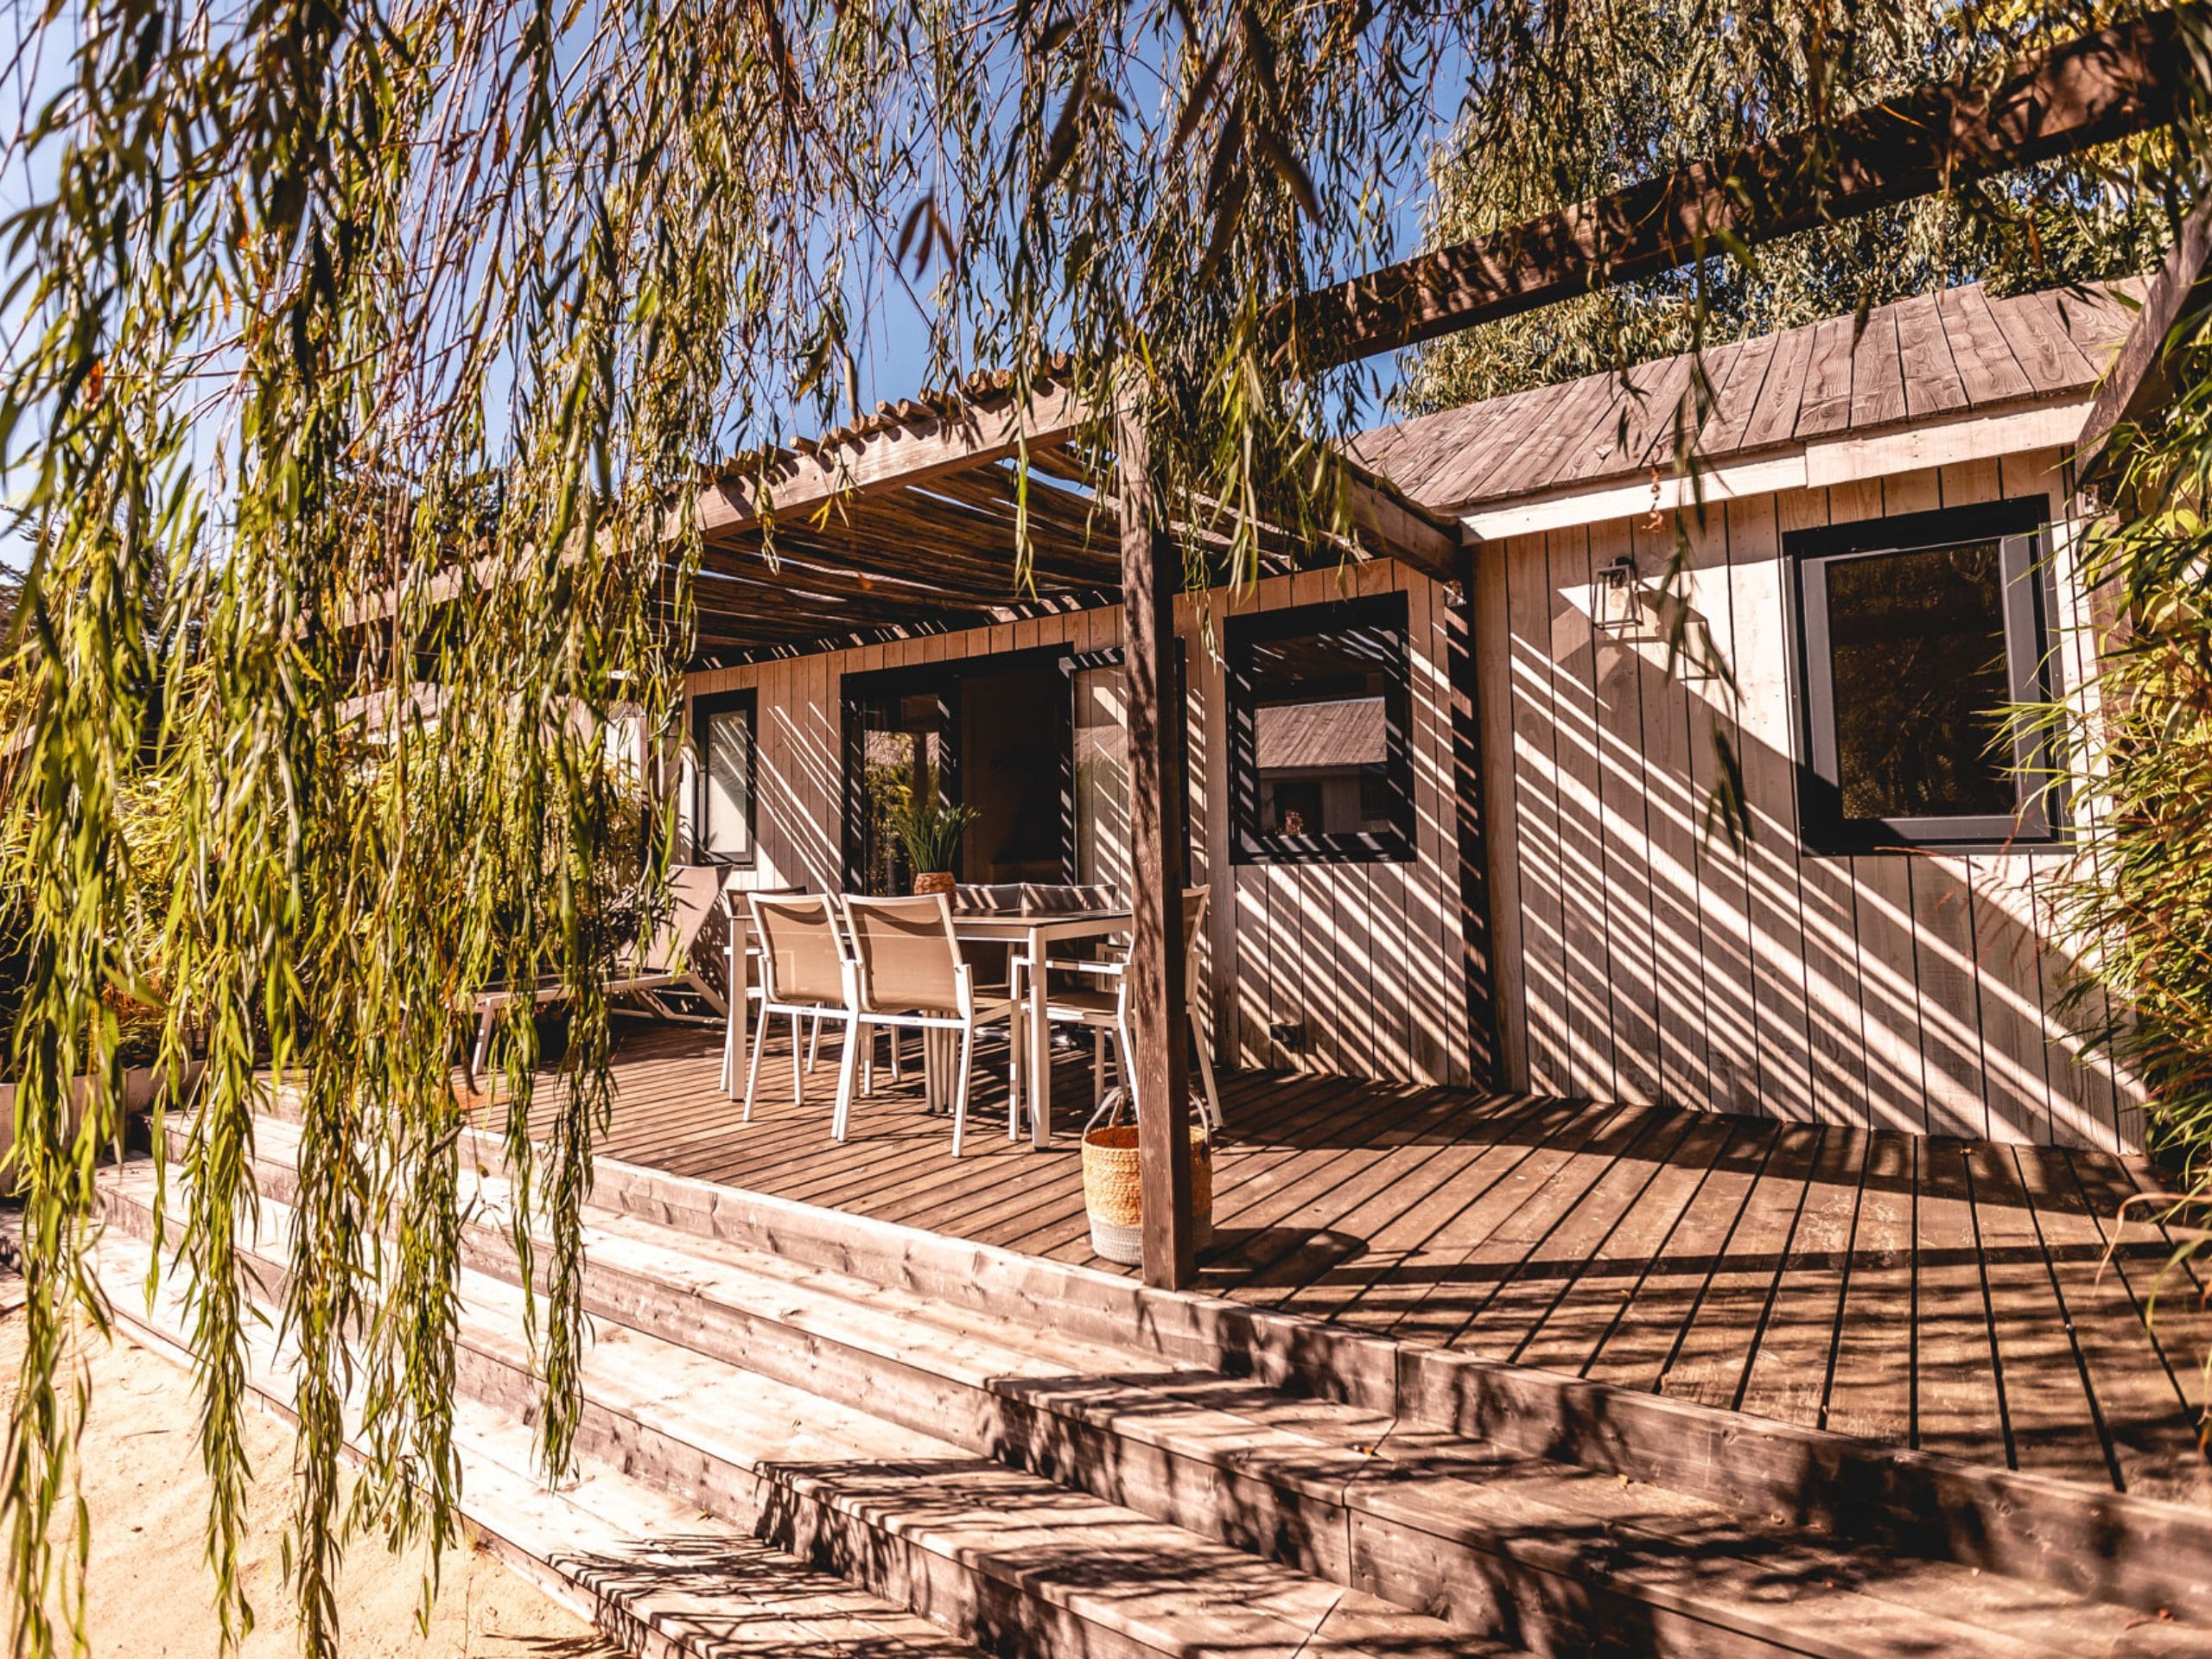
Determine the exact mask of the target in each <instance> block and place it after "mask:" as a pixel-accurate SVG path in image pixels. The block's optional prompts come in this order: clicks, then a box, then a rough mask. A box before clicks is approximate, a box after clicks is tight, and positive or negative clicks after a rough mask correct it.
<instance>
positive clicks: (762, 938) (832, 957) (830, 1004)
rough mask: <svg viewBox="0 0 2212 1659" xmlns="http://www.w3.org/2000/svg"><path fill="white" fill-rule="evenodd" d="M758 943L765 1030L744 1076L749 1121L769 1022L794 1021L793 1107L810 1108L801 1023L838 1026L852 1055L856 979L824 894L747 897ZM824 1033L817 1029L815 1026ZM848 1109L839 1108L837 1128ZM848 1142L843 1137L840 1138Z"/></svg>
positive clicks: (832, 904) (831, 905) (831, 901)
mask: <svg viewBox="0 0 2212 1659" xmlns="http://www.w3.org/2000/svg"><path fill="white" fill-rule="evenodd" d="M746 902H747V904H748V905H749V906H752V911H753V940H754V944H755V946H756V948H757V949H758V950H759V952H760V1032H759V1033H758V1036H757V1038H756V1040H755V1041H754V1042H753V1063H752V1065H749V1066H748V1067H747V1069H746V1078H745V1118H744V1121H745V1122H748V1123H749V1122H752V1121H753V1096H754V1094H755V1093H756V1092H757V1091H758V1090H759V1089H760V1054H761V1051H762V1050H763V1049H765V1048H766V1046H767V1042H766V1037H767V1034H768V1022H769V1021H770V1020H772V1019H773V1018H775V1016H776V1015H778V1014H788V1015H789V1016H790V1017H791V1103H792V1104H794V1105H798V1106H804V1104H805V1103H806V1067H805V1066H804V1065H803V1064H802V1063H801V1061H800V1058H799V1039H798V1027H799V1021H800V1020H805V1019H813V1020H817V1021H818V1020H837V1021H839V1022H841V1023H842V1025H843V1026H844V1027H845V1054H846V1058H847V1062H848V1064H849V1063H850V1060H851V1057H852V1053H853V1036H854V1032H853V975H852V964H851V963H850V962H849V961H848V960H847V958H846V955H845V950H844V944H843V942H842V939H841V938H839V936H838V929H837V908H836V900H835V899H830V898H829V897H828V896H827V895H826V894H823V893H791V894H780V893H778V894H771V893H749V894H747V898H746ZM817 1029H818V1027H817ZM844 1109H845V1102H844V1097H843V1096H842V1094H841V1095H840V1096H839V1097H838V1102H837V1113H838V1119H837V1121H838V1122H839V1123H840V1124H842V1122H843V1120H844ZM841 1138H842V1135H841Z"/></svg>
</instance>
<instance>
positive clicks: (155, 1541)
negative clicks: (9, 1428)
mask: <svg viewBox="0 0 2212 1659" xmlns="http://www.w3.org/2000/svg"><path fill="white" fill-rule="evenodd" d="M16 1282H17V1283H20V1281H16ZM7 1288H9V1287H7V1286H6V1285H5V1283H4V1281H0V1308H4V1309H7V1310H8V1311H5V1312H0V1391H4V1392H6V1393H10V1394H11V1393H12V1392H13V1390H14V1388H15V1382H16V1370H17V1367H18V1366H19V1365H20V1364H21V1363H22V1325H21V1321H20V1319H19V1317H18V1316H17V1315H16V1313H14V1312H13V1310H12V1307H11V1306H10V1304H11V1303H12V1301H13V1298H11V1297H8V1296H6V1295H5V1294H4V1292H5V1290H6V1289H7ZM93 1342H94V1349H93V1351H92V1356H91V1363H92V1389H93V1393H92V1420H91V1421H90V1423H89V1424H88V1425H87V1427H86V1434H85V1440H84V1452H83V1469H84V1476H83V1478H84V1493H85V1501H86V1504H87V1506H88V1507H89V1509H90V1510H91V1514H92V1567H91V1575H90V1580H89V1590H90V1606H91V1610H92V1616H91V1632H90V1634H91V1637H92V1652H93V1653H94V1654H95V1655H98V1656H100V1659H142V1656H143V1659H153V1656H162V1655H176V1656H183V1655H194V1656H198V1655H208V1656H213V1654H215V1653H216V1651H217V1645H218V1644H217V1638H216V1625H215V1616H214V1613H213V1610H212V1607H211V1605H210V1602H211V1593H212V1592H211V1580H210V1579H209V1577H208V1573H207V1567H206V1565H205V1563H204V1560H203V1556H202V1548H203V1540H204V1535H205V1528H206V1525H207V1481H206V1478H205V1477H204V1476H203V1475H202V1474H201V1473H200V1454H199V1452H198V1449H197V1447H196V1446H195V1445H194V1440H193V1433H192V1425H193V1416H194V1414H193V1404H192V1393H191V1379H190V1377H189V1376H188V1373H187V1372H185V1371H184V1370H182V1369H181V1368H180V1367H179V1366H177V1365H176V1364H175V1363H172V1362H171V1361H169V1360H168V1359H167V1358H165V1357H162V1356H160V1355H157V1354H155V1353H152V1352H149V1351H147V1350H146V1349H143V1348H141V1347H139V1346H137V1344H134V1343H132V1342H130V1340H129V1339H128V1338H124V1337H118V1338H117V1339H116V1340H115V1342H114V1343H113V1344H99V1339H98V1338H93ZM245 1431H246V1445H247V1446H248V1448H249V1449H250V1451H251V1456H252V1460H253V1469H254V1475H255V1479H254V1482H253V1484H252V1488H251V1495H250V1497H249V1499H248V1503H249V1531H248V1534H247V1536H246V1538H245V1549H244V1556H245V1563H246V1565H245V1583H246V1586H247V1595H248V1597H249V1599H251V1601H252V1603H253V1607H254V1612H255V1615H256V1618H257V1621H258V1622H257V1624H256V1626H255V1629H254V1631H253V1634H252V1635H251V1637H249V1638H248V1639H247V1641H246V1643H245V1656H246V1659H289V1656H292V1655H295V1654H296V1653H297V1652H298V1651H299V1642H298V1630H297V1625H296V1621H295V1619H294V1618H293V1616H292V1607H291V1599H290V1596H289V1592H288V1591H287V1589H286V1586H285V1584H284V1581H283V1566H282V1558H281V1556H280V1554H279V1550H280V1548H281V1544H280V1540H281V1538H282V1535H283V1518H284V1516H285V1515H286V1514H287V1513H288V1512H289V1502H290V1497H289V1484H290V1471H291V1452H292V1432H291V1429H290V1428H289V1426H288V1425H286V1424H285V1423H284V1422H283V1421H282V1420H281V1419H278V1418H277V1417H275V1416H273V1415H271V1414H267V1413H265V1412H262V1411H258V1410H250V1411H249V1412H248V1413H247V1414H246V1421H245ZM422 1589H423V1558H422V1557H420V1556H416V1557H414V1558H411V1559H404V1560H403V1559H399V1558H396V1557H394V1556H392V1555H391V1554H390V1553H389V1552H387V1551H386V1550H385V1547H384V1544H383V1541H382V1540H381V1539H378V1538H370V1539H364V1540H357V1541H355V1542H354V1543H353V1545H352V1547H351V1548H350V1549H349V1551H348V1554H347V1559H346V1574H345V1580H344V1584H343V1589H342V1593H341V1595H340V1618H341V1620H342V1624H341V1626H340V1629H341V1633H342V1650H343V1652H344V1653H345V1654H346V1656H348V1659H384V1656H388V1655H399V1654H405V1655H410V1656H429V1659H450V1656H461V1655H467V1656H472V1659H474V1656H482V1659H613V1655H614V1654H615V1652H616V1649H613V1648H610V1647H608V1646H607V1644H606V1643H604V1642H602V1641H601V1639H600V1638H599V1637H597V1636H596V1635H594V1632H593V1631H592V1630H591V1628H590V1627H589V1626H588V1624H585V1623H584V1622H583V1621H582V1620H581V1619H579V1618H575V1616H574V1615H573V1614H571V1613H570V1612H569V1611H568V1610H567V1609H565V1608H563V1607H562V1606H560V1605H557V1604H556V1603H554V1602H553V1601H551V1600H550V1599H547V1598H546V1597H545V1596H544V1595H543V1593H542V1592H539V1591H538V1590H537V1588H536V1587H535V1586H532V1585H531V1584H529V1583H527V1582H525V1581H524V1580H523V1579H521V1578H520V1577H518V1575H517V1574H516V1573H513V1572H512V1571H511V1570H509V1569H508V1568H507V1567H505V1565H504V1564H503V1563H501V1562H500V1561H499V1560H498V1559H497V1558H496V1557H494V1556H492V1555H489V1554H484V1553H482V1552H480V1551H476V1550H467V1549H455V1550H453V1551H451V1552H448V1554H447V1556H446V1560H445V1567H444V1573H443V1580H442V1585H441V1586H440V1590H439V1595H438V1601H437V1604H436V1605H435V1608H434V1609H433V1611H432V1615H431V1621H430V1629H429V1635H428V1636H427V1637H425V1636H424V1635H423V1632H422V1630H421V1629H420V1628H419V1627H418V1626H417V1624H416V1609H417V1607H418V1606H419V1605H420V1602H421V1598H422Z"/></svg>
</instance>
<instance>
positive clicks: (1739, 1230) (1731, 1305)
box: [1658, 1123, 1834, 1410]
mask: <svg viewBox="0 0 2212 1659" xmlns="http://www.w3.org/2000/svg"><path fill="white" fill-rule="evenodd" d="M1833 1138H1834V1131H1832V1130H1826V1129H1822V1128H1818V1127H1816V1126H1815V1125H1813V1124H1809V1123H1792V1124H1789V1125H1788V1126H1787V1127H1785V1128H1783V1131H1782V1139H1781V1141H1780V1142H1779V1143H1778V1144H1777V1147H1775V1153H1774V1156H1773V1157H1772V1158H1771V1159H1770V1160H1768V1162H1767V1165H1766V1167H1765V1168H1764V1170H1762V1171H1761V1172H1760V1173H1759V1177H1758V1180H1757V1182H1755V1183H1754V1184H1753V1185H1752V1187H1751V1192H1750V1194H1749V1195H1748V1196H1747V1198H1745V1203H1744V1209H1743V1213H1742V1215H1741V1217H1739V1218H1738V1224H1737V1226H1736V1229H1735V1230H1734V1232H1733V1234H1732V1236H1730V1238H1729V1240H1728V1243H1726V1245H1725V1246H1724V1247H1723V1248H1722V1249H1721V1252H1720V1259H1719V1263H1718V1265H1717V1267H1716V1269H1715V1271H1714V1272H1713V1276H1712V1279H1711V1281H1709V1282H1708V1283H1707V1286H1706V1287H1705V1290H1704V1293H1703V1294H1702V1295H1701V1296H1700V1298H1699V1300H1698V1304H1697V1307H1696V1311H1695V1312H1694V1313H1693V1314H1692V1315H1691V1317H1690V1322H1689V1328H1688V1330H1687V1331H1686V1332H1683V1335H1682V1339H1681V1344H1680V1345H1679V1347H1678V1348H1677V1349H1676V1351H1675V1353H1674V1355H1673V1356H1672V1357H1670V1358H1669V1361H1668V1363H1667V1365H1666V1367H1665V1369H1664V1370H1663V1371H1662V1373H1661V1375H1660V1377H1659V1387H1658V1391H1659V1392H1660V1393H1662V1394H1663V1395H1668V1396H1669V1398H1673V1399H1681V1400H1693V1401H1695V1402H1697V1403H1698V1404H1700V1405H1705V1406H1717V1407H1719V1408H1721V1409H1723V1410H1732V1409H1734V1408H1736V1407H1737V1406H1738V1403H1739V1402H1740V1401H1741V1399H1742V1397H1743V1388H1744V1382H1745V1378H1746V1377H1747V1376H1750V1374H1751V1362H1752V1360H1753V1358H1754V1357H1756V1355H1757V1352H1758V1341H1759V1338H1760V1336H1761V1334H1762V1333H1763V1332H1764V1329H1765V1325H1766V1321H1767V1318H1768V1314H1769V1313H1770V1308H1771V1305H1772V1300H1773V1296H1774V1292H1775V1287H1776V1285H1777V1283H1778V1282H1779V1281H1780V1279H1781V1276H1782V1270H1783V1264H1784V1262H1785V1261H1786V1260H1787V1258H1788V1255H1789V1243H1790V1240H1791V1239H1792V1237H1794V1236H1796V1230H1797V1224H1798V1221H1799V1218H1800V1217H1802V1214H1803V1212H1804V1205H1805V1199H1806V1197H1807V1194H1808V1190H1809V1187H1810V1185H1811V1181H1812V1177H1813V1173H1814V1169H1815V1164H1816V1161H1817V1160H1818V1159H1819V1158H1820V1156H1821V1149H1822V1147H1823V1146H1824V1145H1825V1144H1826V1142H1827V1141H1829V1140H1831V1139H1833Z"/></svg>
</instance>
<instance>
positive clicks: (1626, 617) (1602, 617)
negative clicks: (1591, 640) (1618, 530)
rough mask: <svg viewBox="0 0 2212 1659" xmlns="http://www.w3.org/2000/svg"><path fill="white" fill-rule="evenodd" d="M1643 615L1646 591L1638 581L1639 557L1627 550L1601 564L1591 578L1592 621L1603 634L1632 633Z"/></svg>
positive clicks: (1592, 624)
mask: <svg viewBox="0 0 2212 1659" xmlns="http://www.w3.org/2000/svg"><path fill="white" fill-rule="evenodd" d="M1642 620H1643V593H1642V590H1641V588H1639V587H1638V586H1637V580H1636V556H1635V555H1633V554H1630V553H1624V554H1622V555H1621V556H1619V557H1618V558H1617V559H1614V560H1612V561H1611V562H1610V563H1605V564H1601V565H1599V567H1598V569H1597V570H1596V572H1595V573H1594V574H1593V575H1592V576H1591V578H1590V622H1591V626H1593V627H1594V628H1596V629H1597V630H1598V632H1600V633H1615V634H1619V633H1628V632H1631V631H1633V630H1634V629H1635V627H1636V626H1637V623H1639V622H1640V621H1642Z"/></svg>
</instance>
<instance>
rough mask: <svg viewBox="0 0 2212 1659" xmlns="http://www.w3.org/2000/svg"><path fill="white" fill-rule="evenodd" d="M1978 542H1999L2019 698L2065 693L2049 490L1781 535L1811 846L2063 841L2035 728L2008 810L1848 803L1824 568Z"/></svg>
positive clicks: (1847, 850) (1989, 846) (2019, 750)
mask: <svg viewBox="0 0 2212 1659" xmlns="http://www.w3.org/2000/svg"><path fill="white" fill-rule="evenodd" d="M1979 541H1995V542H1996V543H1997V544H1998V578H1999V583H2000V587H2001V593H2002V599H2001V604H2002V609H2003V617H2004V629H2005V681H2006V690H2007V691H2008V693H2009V696H2010V699H2011V701H2012V702H2015V703H2024V702H2048V701H2049V700H2050V699H2051V698H2052V697H2054V696H2056V695H2058V692H2059V690H2060V683H2059V676H2058V663H2057V654H2056V650H2055V649H2054V646H2053V644H2052V640H2051V637H2050V636H2051V626H2050V619H2051V618H2052V616H2053V615H2054V614H2055V613H2056V604H2057V592H2056V584H2055V582H2054V581H2053V578H2052V573H2051V569H2050V556H2049V555H2050V546H2051V538H2050V497H2049V496H2047V495H2035V496H2013V497H2009V498H2007V499H2004V500H1999V501H1989V502H1980V503H1976V504H1974V505H1970V506H1961V507H1944V508H1938V509H1936V510H1935V511H1932V512H1913V513H1900V514H1897V515H1895V516H1893V517H1891V518H1862V519H1854V520H1853V521H1852V522H1851V523H1849V524H1827V525H1821V526H1817V527H1815V528H1813V529H1808V530H1801V531H1793V532H1791V533H1790V534H1789V535H1787V536H1785V537H1783V552H1784V554H1785V555H1786V556H1787V559H1788V563H1789V567H1790V569H1789V582H1790V593H1791V603H1790V605H1789V607H1788V610H1787V620H1788V622H1789V627H1790V633H1791V635H1792V638H1791V639H1790V651H1789V658H1790V666H1791V671H1792V678H1793V681H1794V684H1793V687H1792V690H1793V692H1794V697H1795V701H1796V704H1797V711H1798V719H1797V721H1796V726H1797V738H1798V741H1799V745H1800V748H1799V753H1798V757H1797V764H1796V773H1797V821H1798V840H1799V842H1800V843H1801V844H1802V847H1803V849H1805V851H1807V852H1808V853H1810V854H1812V855H1816V856H1847V855H1853V854H1865V853H1878V852H1903V851H1937V852H1953V853H1972V852H1990V851H2018V850H2027V849H2035V848H2039V847H2050V846H2054V845H2056V842H2057V839H2058V829H2059V819H2058V811H2057V805H2058V798H2057V787H2056V779H2055V778H2053V777H2052V776H2051V775H2050V771H2051V768H2050V745H2049V743H2048V741H2047V740H2045V739H2044V737H2043V736H2042V735H2041V734H2037V733H2032V732H2020V731H2015V732H2014V733H2013V734H2012V767H2013V775H2012V780H2011V781H2012V785H2013V791H2014V806H2013V810H2012V811H2011V812H2010V813H2007V814H2004V815H2002V816H1997V815H1967V814H1961V815H1957V816H1947V817H1896V818H1853V817H1847V816H1846V815H1845V813H1844V810H1843V799H1842V787H1841V782H1840V776H1839V773H1840V762H1839V760H1838V758H1837V756H1838V745H1837V741H1836V737H1837V726H1836V709H1835V684H1834V658H1833V657H1832V655H1831V652H1830V649H1829V643H1830V637H1831V636H1830V631H1829V620H1828V595H1827V582H1826V580H1825V578H1826V573H1827V570H1828V569H1829V568H1830V567H1831V566H1833V565H1835V564H1838V563H1846V562H1848V561H1851V560H1853V559H1861V558H1874V557H1879V556H1884V555H1888V554H1897V553H1910V552H1914V551H1916V550H1923V549H1936V548H1943V547H1952V546H1957V545H1959V544H1961V543H1969V542H1979Z"/></svg>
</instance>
